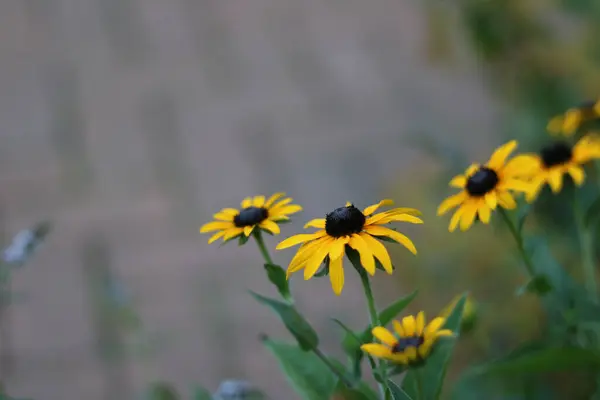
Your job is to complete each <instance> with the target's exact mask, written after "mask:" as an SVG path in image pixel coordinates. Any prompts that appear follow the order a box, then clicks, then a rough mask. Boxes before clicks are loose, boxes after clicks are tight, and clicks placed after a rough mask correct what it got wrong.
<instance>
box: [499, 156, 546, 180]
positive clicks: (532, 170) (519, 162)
mask: <svg viewBox="0 0 600 400" xmlns="http://www.w3.org/2000/svg"><path fill="white" fill-rule="evenodd" d="M541 167H542V160H541V158H540V156H538V155H537V154H519V155H518V156H516V157H513V158H512V159H511V160H510V161H508V162H507V163H506V165H505V166H504V168H503V169H502V175H503V176H504V177H530V176H532V175H535V174H536V173H537V172H538V171H539V170H540V168H541Z"/></svg>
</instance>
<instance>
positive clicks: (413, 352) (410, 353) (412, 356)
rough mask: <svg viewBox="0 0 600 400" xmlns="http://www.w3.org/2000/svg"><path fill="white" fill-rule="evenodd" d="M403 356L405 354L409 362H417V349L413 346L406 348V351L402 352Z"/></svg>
mask: <svg viewBox="0 0 600 400" xmlns="http://www.w3.org/2000/svg"><path fill="white" fill-rule="evenodd" d="M404 354H406V356H407V357H408V359H409V360H410V361H416V360H417V348H416V347H414V346H410V347H407V348H406V350H404Z"/></svg>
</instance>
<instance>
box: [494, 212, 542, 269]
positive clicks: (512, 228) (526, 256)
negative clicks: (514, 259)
mask: <svg viewBox="0 0 600 400" xmlns="http://www.w3.org/2000/svg"><path fill="white" fill-rule="evenodd" d="M498 212H499V213H500V215H502V218H503V219H504V222H505V223H506V226H508V230H509V231H510V233H511V235H512V237H513V238H514V239H515V242H516V243H517V248H518V249H519V254H520V255H521V258H522V259H523V261H524V262H525V267H526V268H527V272H528V273H529V275H530V276H531V277H532V278H533V277H534V276H535V268H534V266H533V262H532V261H531V257H530V256H529V254H527V251H526V250H525V243H524V242H523V235H521V233H520V232H519V230H518V229H517V227H516V226H515V224H514V223H513V221H512V220H511V219H510V217H509V216H508V213H507V212H506V210H505V209H503V208H500V207H499V208H498Z"/></svg>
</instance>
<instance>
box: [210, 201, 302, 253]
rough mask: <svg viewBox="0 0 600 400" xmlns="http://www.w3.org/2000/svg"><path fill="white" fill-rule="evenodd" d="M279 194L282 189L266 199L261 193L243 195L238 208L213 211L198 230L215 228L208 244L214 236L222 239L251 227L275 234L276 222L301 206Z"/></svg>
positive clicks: (251, 228) (277, 232)
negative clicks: (259, 194)
mask: <svg viewBox="0 0 600 400" xmlns="http://www.w3.org/2000/svg"><path fill="white" fill-rule="evenodd" d="M282 197H285V193H275V194H274V195H272V196H271V197H269V198H268V199H265V196H254V197H246V198H245V199H244V200H243V201H242V203H241V206H242V208H241V210H237V209H235V208H223V209H222V210H221V211H219V212H218V213H216V214H215V215H213V218H214V219H215V220H216V221H212V222H209V223H207V224H204V225H202V227H201V228H200V233H206V232H213V231H218V232H217V233H215V234H214V235H212V236H211V237H210V239H208V243H209V244H210V243H213V242H214V241H216V240H218V239H223V241H224V242H225V241H228V240H231V239H234V238H236V237H238V236H241V235H245V236H250V235H251V234H252V231H253V230H254V229H255V228H259V229H262V230H265V231H267V232H269V233H272V234H274V235H277V234H279V232H280V230H279V226H278V225H277V223H278V222H282V221H287V220H289V217H288V216H289V215H291V214H294V213H297V212H298V211H301V210H302V207H300V206H299V205H297V204H290V203H291V202H292V199H291V198H290V197H287V198H283V199H282Z"/></svg>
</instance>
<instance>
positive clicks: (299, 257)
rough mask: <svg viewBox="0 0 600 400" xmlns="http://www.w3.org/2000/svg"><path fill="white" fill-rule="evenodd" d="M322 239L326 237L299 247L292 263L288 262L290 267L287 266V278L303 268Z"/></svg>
mask: <svg viewBox="0 0 600 400" xmlns="http://www.w3.org/2000/svg"><path fill="white" fill-rule="evenodd" d="M324 239H326V237H325V238H321V239H317V240H313V241H311V242H308V243H304V244H303V245H302V246H300V248H299V249H298V251H297V252H296V255H294V257H293V258H292V261H290V265H289V266H288V269H287V273H286V275H287V276H288V277H289V276H290V275H291V274H293V273H294V272H296V271H299V270H301V269H302V268H304V266H305V265H306V262H307V261H308V259H309V258H310V257H311V256H312V254H313V252H314V251H315V250H316V249H317V248H318V247H319V246H320V245H321V242H322V241H323V240H324Z"/></svg>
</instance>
